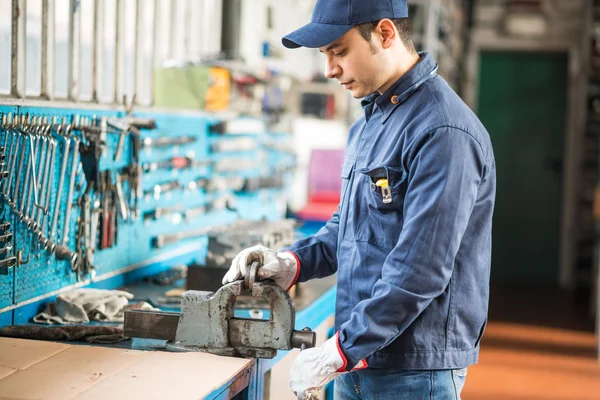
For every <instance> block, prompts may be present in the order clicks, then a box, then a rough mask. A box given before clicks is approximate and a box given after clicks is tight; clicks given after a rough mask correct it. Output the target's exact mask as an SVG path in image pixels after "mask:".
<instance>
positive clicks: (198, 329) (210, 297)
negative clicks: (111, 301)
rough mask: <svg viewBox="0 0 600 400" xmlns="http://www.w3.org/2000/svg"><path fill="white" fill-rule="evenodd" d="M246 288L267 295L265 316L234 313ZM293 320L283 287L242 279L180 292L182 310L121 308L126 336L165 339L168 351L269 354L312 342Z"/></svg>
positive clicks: (309, 334) (310, 335) (310, 334)
mask: <svg viewBox="0 0 600 400" xmlns="http://www.w3.org/2000/svg"><path fill="white" fill-rule="evenodd" d="M246 285H249V287H246ZM248 290H249V291H250V292H251V294H252V296H256V297H264V298H266V299H267V300H268V302H269V306H270V317H269V319H268V320H259V319H248V318H235V317H234V316H233V314H234V305H235V300H236V298H237V297H238V296H240V295H241V294H243V293H245V292H246V291H248ZM177 316H178V318H177ZM294 321H295V309H294V304H293V303H292V299H291V298H290V296H289V295H288V294H287V292H286V291H285V290H283V289H282V288H281V287H279V285H277V284H276V283H274V282H272V281H253V280H252V281H250V282H249V281H248V279H246V281H235V282H232V283H229V284H227V285H225V286H223V287H222V288H221V289H219V290H218V291H217V292H216V293H212V292H202V291H196V290H190V291H187V292H185V293H184V294H183V298H182V302H181V314H176V313H163V312H156V311H141V310H136V311H126V312H125V321H124V334H125V336H128V337H143V338H149V339H167V340H168V342H167V345H166V348H167V349H168V350H170V351H202V352H207V353H212V354H218V355H223V356H239V357H255V358H273V357H275V356H276V355H277V350H290V349H292V348H310V347H314V345H315V341H316V334H315V332H313V331H311V330H310V329H309V328H304V329H303V330H301V331H297V330H295V329H294ZM174 324H176V328H175V326H174ZM173 333H174V335H173Z"/></svg>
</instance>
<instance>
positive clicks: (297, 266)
mask: <svg viewBox="0 0 600 400" xmlns="http://www.w3.org/2000/svg"><path fill="white" fill-rule="evenodd" d="M286 253H290V254H291V255H292V256H294V259H295V260H296V276H295V277H294V280H293V281H292V283H291V285H290V287H289V288H287V289H286V290H285V291H286V292H289V290H290V289H291V288H292V287H293V286H294V285H295V284H296V281H297V280H298V277H299V276H300V259H298V256H297V255H296V254H294V253H292V252H291V251H289V250H287V251H286Z"/></svg>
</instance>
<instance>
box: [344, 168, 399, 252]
mask: <svg viewBox="0 0 600 400" xmlns="http://www.w3.org/2000/svg"><path fill="white" fill-rule="evenodd" d="M359 172H360V176H359V177H358V178H357V185H358V188H359V196H357V197H358V202H359V204H358V208H359V209H360V212H359V215H361V216H362V218H361V219H362V220H361V222H360V223H359V224H357V226H356V231H355V237H356V239H357V240H362V241H367V242H369V243H371V244H374V245H377V246H379V247H383V248H393V247H394V246H395V245H396V243H397V241H398V238H399V236H400V232H401V231H402V225H403V223H404V197H405V196H406V188H407V185H408V183H407V175H408V174H407V173H406V171H404V169H402V168H396V167H389V166H386V165H381V166H376V167H374V168H365V169H361V170H360V171H359Z"/></svg>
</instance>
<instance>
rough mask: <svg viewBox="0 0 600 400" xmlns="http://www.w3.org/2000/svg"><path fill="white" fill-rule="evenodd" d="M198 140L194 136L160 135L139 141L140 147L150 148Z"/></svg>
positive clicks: (184, 143) (178, 144)
mask: <svg viewBox="0 0 600 400" xmlns="http://www.w3.org/2000/svg"><path fill="white" fill-rule="evenodd" d="M197 140H198V138H197V137H196V136H176V137H173V136H161V137H146V138H144V140H143V141H142V142H141V147H142V148H144V149H150V148H153V147H159V148H160V147H173V146H182V145H186V144H191V143H195V142H196V141H197Z"/></svg>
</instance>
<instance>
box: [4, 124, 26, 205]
mask: <svg viewBox="0 0 600 400" xmlns="http://www.w3.org/2000/svg"><path fill="white" fill-rule="evenodd" d="M13 134H14V135H16V141H17V146H16V147H17V148H19V147H20V146H18V144H19V142H23V141H24V140H26V139H25V138H24V135H22V134H21V133H20V132H18V131H13ZM17 156H18V158H19V168H17V174H16V176H15V185H14V188H13V185H12V177H13V175H11V177H10V179H9V187H8V198H7V199H6V201H7V202H8V205H9V206H11V207H13V209H14V210H16V208H17V207H18V205H19V204H18V199H17V196H18V195H19V188H20V186H21V171H22V170H23V162H24V161H25V158H26V157H27V150H26V149H25V151H16V149H15V161H14V163H13V166H14V165H16V163H17ZM11 190H12V193H10V191H11Z"/></svg>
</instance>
